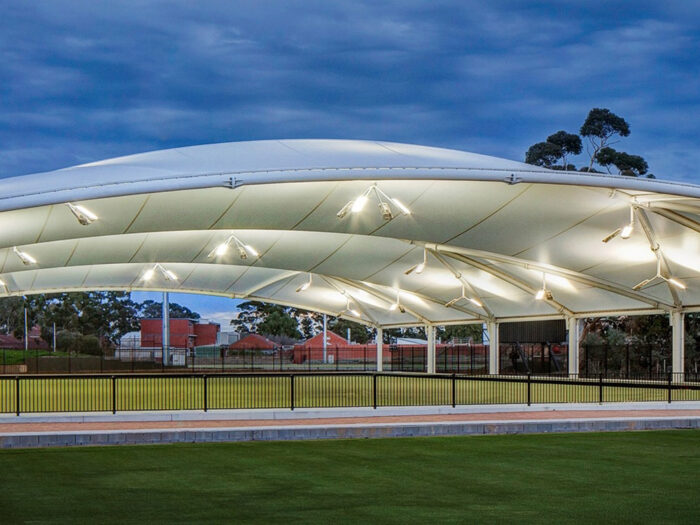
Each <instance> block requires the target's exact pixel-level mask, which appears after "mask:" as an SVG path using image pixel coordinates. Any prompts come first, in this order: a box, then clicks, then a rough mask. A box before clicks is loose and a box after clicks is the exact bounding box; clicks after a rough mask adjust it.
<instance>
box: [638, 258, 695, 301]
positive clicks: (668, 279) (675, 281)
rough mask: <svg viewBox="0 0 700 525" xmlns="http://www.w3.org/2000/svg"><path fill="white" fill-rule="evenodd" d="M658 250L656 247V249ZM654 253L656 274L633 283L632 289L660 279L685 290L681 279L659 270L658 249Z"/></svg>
mask: <svg viewBox="0 0 700 525" xmlns="http://www.w3.org/2000/svg"><path fill="white" fill-rule="evenodd" d="M657 250H658V249H657ZM654 253H656V275H654V277H652V278H650V279H644V280H643V281H642V282H640V283H637V284H635V285H634V286H633V287H632V290H635V291H637V290H641V289H642V288H646V287H647V286H649V285H650V284H651V283H653V282H654V281H656V280H660V281H666V282H667V283H668V284H670V285H672V286H675V287H676V288H680V289H681V290H685V289H686V288H687V287H686V285H685V283H684V282H683V281H680V280H678V279H676V278H675V277H672V276H670V275H669V276H667V275H663V274H662V272H661V257H660V256H659V254H658V251H655V252H654Z"/></svg>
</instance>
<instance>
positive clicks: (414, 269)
mask: <svg viewBox="0 0 700 525" xmlns="http://www.w3.org/2000/svg"><path fill="white" fill-rule="evenodd" d="M427 263H428V250H427V249H424V250H423V262H420V263H418V264H414V265H413V266H411V267H410V268H409V269H408V270H406V271H405V272H404V273H405V274H406V275H410V274H411V273H413V272H416V273H423V270H425V265H426V264H427Z"/></svg>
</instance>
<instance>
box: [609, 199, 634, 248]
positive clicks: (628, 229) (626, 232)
mask: <svg viewBox="0 0 700 525" xmlns="http://www.w3.org/2000/svg"><path fill="white" fill-rule="evenodd" d="M632 232H634V207H633V206H630V222H629V223H628V224H626V225H624V226H622V227H620V228H618V229H617V230H615V231H614V232H612V233H611V234H610V235H608V236H607V237H605V238H604V239H603V242H605V243H607V242H610V241H612V240H613V239H614V238H615V237H617V236H618V235H619V236H620V238H621V239H629V238H630V236H631V235H632Z"/></svg>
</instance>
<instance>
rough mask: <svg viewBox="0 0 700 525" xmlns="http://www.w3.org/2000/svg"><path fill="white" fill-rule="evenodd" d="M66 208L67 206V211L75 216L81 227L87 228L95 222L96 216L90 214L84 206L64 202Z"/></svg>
mask: <svg viewBox="0 0 700 525" xmlns="http://www.w3.org/2000/svg"><path fill="white" fill-rule="evenodd" d="M66 206H68V209H70V211H71V212H72V213H73V215H75V218H76V219H78V222H79V223H80V224H82V225H83V226H89V225H90V224H92V223H93V222H95V221H96V220H97V215H95V214H94V213H92V212H91V211H90V210H88V209H87V208H86V207H85V206H81V205H80V204H73V203H71V202H66Z"/></svg>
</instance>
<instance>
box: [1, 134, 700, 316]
mask: <svg viewBox="0 0 700 525" xmlns="http://www.w3.org/2000/svg"><path fill="white" fill-rule="evenodd" d="M0 195H2V197H0V232H2V233H0V239H1V242H0V281H2V282H3V283H4V285H0V295H21V294H30V293H40V292H54V291H61V290H92V289H128V290H170V291H183V292H197V293H210V294H217V295H224V296H230V297H237V298H250V299H257V300H263V301H270V302H277V303H280V304H287V305H293V306H299V307H302V308H307V309H311V310H317V311H321V312H327V313H331V314H334V315H338V314H340V315H342V316H344V317H347V318H350V319H354V320H358V321H360V322H364V323H367V324H372V325H377V326H380V325H381V326H400V325H410V324H417V323H435V324H442V323H458V322H484V321H486V320H501V321H503V320H514V319H534V318H547V317H561V316H571V315H577V316H583V315H592V314H600V313H605V312H629V313H640V312H648V311H658V312H661V311H670V310H672V309H678V308H684V309H698V308H700V187H698V186H693V185H688V184H677V183H668V182H659V181H650V180H646V179H644V180H640V179H635V178H630V177H619V176H609V175H601V174H581V173H567V172H560V171H549V170H544V169H540V168H537V167H534V166H529V165H526V164H522V163H518V162H514V161H508V160H503V159H496V158H493V157H486V156H483V155H475V154H472V153H465V152H459V151H452V150H443V149H437V148H426V147H421V146H411V145H404V144H394V143H379V142H363V141H337V140H294V141H260V142H247V143H232V144H216V145H209V146H196V147H191V148H181V149H175V150H166V151H158V152H152V153H145V154H140V155H133V156H129V157H121V158H118V159H111V160H107V161H102V162H97V163H92V164H86V165H82V166H76V167H72V168H66V169H63V170H57V171H54V172H48V173H40V174H35V175H25V176H21V177H12V178H7V179H0ZM363 200H364V201H366V202H365V204H364V206H359V204H360V203H361V201H363ZM68 203H71V204H72V205H73V208H71V207H70V206H68ZM353 205H354V206H353ZM75 206H82V208H84V209H82V208H75ZM353 207H354V208H362V209H361V211H353V210H352V208H353ZM341 211H344V213H342V212H341ZM81 214H82V216H81ZM86 214H87V215H90V214H94V215H95V216H96V219H94V220H91V217H89V216H86ZM81 222H82V223H87V224H81ZM625 226H630V228H628V229H629V230H630V231H629V232H626V231H624V232H623V231H622V229H623V228H624V227H625ZM615 232H617V233H616V234H615V235H614V236H613V237H612V238H611V239H609V240H608V242H603V239H605V238H606V237H609V236H610V234H612V233H615ZM628 233H629V235H627V234H628ZM623 237H624V238H623ZM222 245H224V246H225V248H224V247H221V246H222ZM217 247H219V253H216V250H217ZM242 254H244V255H245V258H241V255H242ZM32 261H36V262H32ZM423 262H425V269H424V270H423V271H422V272H418V271H416V270H415V269H414V270H413V271H410V272H408V270H409V269H410V268H412V267H415V266H416V265H420V264H421V263H423ZM169 273H172V274H173V275H169ZM144 277H149V278H148V279H146V278H144ZM652 278H653V280H652V281H650V282H648V283H645V284H644V286H641V287H640V286H637V285H638V284H639V283H642V282H643V281H645V280H647V279H652ZM309 281H310V282H311V285H310V286H308V287H303V285H304V283H307V282H309ZM300 288H304V289H300ZM297 290H299V291H297ZM539 290H544V293H543V294H538V293H537V292H538V291H539ZM539 295H543V296H544V297H542V298H537V297H536V296H539ZM455 299H457V300H456V301H454V300H455ZM446 305H449V306H446Z"/></svg>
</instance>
